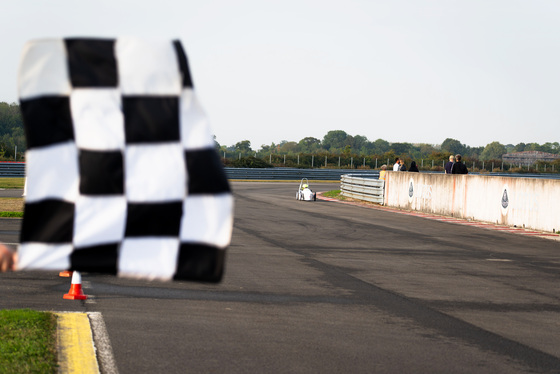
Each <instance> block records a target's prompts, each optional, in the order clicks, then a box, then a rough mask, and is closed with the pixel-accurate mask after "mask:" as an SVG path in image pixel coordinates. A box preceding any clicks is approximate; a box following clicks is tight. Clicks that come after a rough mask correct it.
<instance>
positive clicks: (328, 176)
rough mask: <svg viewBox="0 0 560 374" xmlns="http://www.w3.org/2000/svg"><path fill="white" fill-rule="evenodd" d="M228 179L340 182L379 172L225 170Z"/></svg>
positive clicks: (352, 170)
mask: <svg viewBox="0 0 560 374" xmlns="http://www.w3.org/2000/svg"><path fill="white" fill-rule="evenodd" d="M225 171H226V175H227V177H228V179H234V180H235V179H239V180H247V179H249V180H301V179H302V178H307V179H309V180H310V181H311V180H312V179H315V180H328V181H339V180H340V178H341V176H342V175H344V174H348V173H355V172H359V173H360V174H361V175H367V176H370V177H371V178H377V176H379V170H359V171H358V170H356V169H297V168H262V169H255V168H225Z"/></svg>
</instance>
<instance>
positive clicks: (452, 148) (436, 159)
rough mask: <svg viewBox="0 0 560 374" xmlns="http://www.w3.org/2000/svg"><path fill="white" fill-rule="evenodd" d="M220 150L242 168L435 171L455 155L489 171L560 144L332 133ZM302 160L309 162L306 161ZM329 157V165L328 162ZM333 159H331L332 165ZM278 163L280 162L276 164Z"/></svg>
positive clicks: (552, 150)
mask: <svg viewBox="0 0 560 374" xmlns="http://www.w3.org/2000/svg"><path fill="white" fill-rule="evenodd" d="M216 147H217V148H218V149H219V150H220V152H221V155H222V157H223V158H224V159H225V162H226V164H232V163H237V164H239V162H238V160H239V159H240V158H247V157H251V156H252V157H256V158H260V159H263V160H265V161H266V160H268V161H269V163H270V164H273V165H278V164H280V165H282V164H290V165H289V166H299V165H301V164H302V163H303V164H305V165H307V164H309V158H310V157H313V155H314V156H315V158H311V160H312V161H311V162H313V160H314V159H316V160H317V162H316V163H315V166H317V165H323V166H329V164H334V165H333V166H337V157H338V160H343V161H342V163H343V164H344V165H351V166H355V167H359V166H360V165H362V166H364V165H365V164H367V165H369V167H380V166H381V164H380V163H387V161H389V162H392V161H393V160H394V159H395V158H396V157H400V158H404V159H405V160H407V161H408V162H409V163H410V162H411V161H412V160H415V161H416V162H417V163H418V164H420V160H422V164H424V163H425V164H426V165H427V167H428V168H430V169H431V168H433V167H435V168H436V169H437V168H439V167H440V166H442V163H443V161H446V160H447V159H448V158H449V155H455V154H461V155H462V156H463V160H464V161H465V162H466V163H467V164H469V163H473V165H475V166H476V165H480V166H481V167H482V168H484V169H486V165H492V164H493V166H494V167H496V166H497V165H500V166H501V162H502V161H501V160H502V155H504V154H506V153H512V152H523V151H540V152H547V153H553V154H560V144H559V143H558V142H554V143H552V142H548V143H545V144H538V143H528V144H526V143H519V144H516V145H513V144H506V145H504V144H501V143H500V142H497V141H495V142H492V143H489V144H487V145H486V146H481V147H470V146H468V145H466V144H463V143H461V142H460V141H459V140H457V139H452V138H447V139H445V140H444V141H443V142H442V143H441V144H426V143H420V144H414V143H389V142H388V141H386V140H383V139H377V140H375V141H370V140H368V139H367V138H366V137H365V136H362V135H355V136H352V135H350V134H347V133H346V132H345V131H343V130H332V131H329V132H328V133H327V134H326V135H325V136H324V137H323V139H317V138H313V137H306V138H303V139H301V140H300V141H297V142H296V141H286V140H283V141H281V142H280V143H278V144H275V143H272V144H270V145H264V144H263V145H261V147H260V148H259V149H257V150H253V149H252V148H251V142H250V141H249V140H243V141H240V142H238V143H236V144H235V145H232V146H224V145H220V144H219V143H218V142H216ZM298 155H299V156H300V157H298V162H297V165H295V161H294V160H295V156H298ZM279 156H285V157H279ZM302 157H304V158H305V159H306V160H307V161H302V159H301V158H302ZM325 157H326V160H327V161H326V162H325V161H324V159H325ZM228 159H229V160H228ZM329 159H331V161H330V162H329ZM274 160H275V161H276V162H273V161H274ZM285 160H288V161H289V162H286V161H285ZM557 169H560V165H559V166H557ZM549 170H550V169H549Z"/></svg>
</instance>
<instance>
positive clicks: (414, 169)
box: [408, 161, 420, 173]
mask: <svg viewBox="0 0 560 374" xmlns="http://www.w3.org/2000/svg"><path fill="white" fill-rule="evenodd" d="M408 171H409V172H413V173H419V172H420V170H418V166H416V161H412V162H411V163H410V169H408Z"/></svg>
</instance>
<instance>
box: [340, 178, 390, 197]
mask: <svg viewBox="0 0 560 374" xmlns="http://www.w3.org/2000/svg"><path fill="white" fill-rule="evenodd" d="M340 182H341V183H340V190H341V192H340V194H341V195H342V196H346V197H351V198H354V199H359V200H364V201H370V202H373V203H378V204H383V201H384V198H385V181H384V180H379V179H373V178H372V176H370V175H363V174H346V175H343V176H342V177H341V179H340Z"/></svg>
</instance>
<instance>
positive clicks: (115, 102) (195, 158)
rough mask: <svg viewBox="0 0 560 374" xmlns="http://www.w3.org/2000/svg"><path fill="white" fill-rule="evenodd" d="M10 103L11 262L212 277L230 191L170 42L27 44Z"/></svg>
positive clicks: (182, 57)
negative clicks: (13, 107)
mask: <svg viewBox="0 0 560 374" xmlns="http://www.w3.org/2000/svg"><path fill="white" fill-rule="evenodd" d="M19 98H20V104H21V105H20V107H21V110H22V115H23V120H24V128H25V134H26V138H27V147H28V149H27V152H26V161H27V166H26V167H27V170H26V172H27V191H26V197H25V213H24V219H23V224H22V230H21V238H20V243H21V244H20V246H19V248H18V253H19V264H18V268H19V269H21V270H27V269H44V270H67V269H68V270H77V271H85V272H101V273H109V274H115V275H119V276H124V277H135V278H144V279H160V280H199V281H211V282H216V281H219V280H221V278H222V275H223V271H224V260H225V251H226V248H227V246H228V245H229V243H230V240H231V233H232V226H233V197H232V194H231V189H230V187H229V183H228V181H227V178H226V176H225V173H224V170H223V167H222V164H221V161H220V159H219V156H218V154H217V152H216V150H215V148H214V140H213V136H212V132H211V130H210V126H209V124H208V120H207V117H206V115H205V113H204V111H203V110H202V108H201V106H200V104H199V103H198V101H197V98H196V96H195V93H194V90H193V84H192V78H191V75H190V71H189V67H188V61H187V57H186V54H185V52H184V50H183V48H182V46H181V43H180V42H179V41H145V40H141V39H135V38H116V39H95V38H67V39H45V40H36V41H31V42H29V43H27V44H26V45H25V47H24V50H23V54H22V59H21V63H20V71H19Z"/></svg>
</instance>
